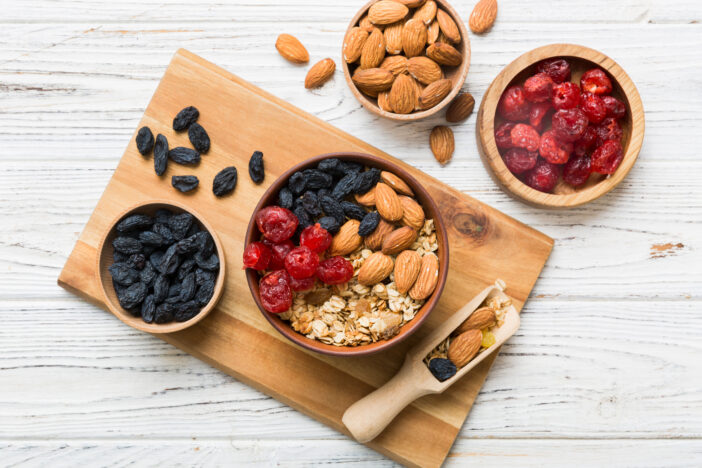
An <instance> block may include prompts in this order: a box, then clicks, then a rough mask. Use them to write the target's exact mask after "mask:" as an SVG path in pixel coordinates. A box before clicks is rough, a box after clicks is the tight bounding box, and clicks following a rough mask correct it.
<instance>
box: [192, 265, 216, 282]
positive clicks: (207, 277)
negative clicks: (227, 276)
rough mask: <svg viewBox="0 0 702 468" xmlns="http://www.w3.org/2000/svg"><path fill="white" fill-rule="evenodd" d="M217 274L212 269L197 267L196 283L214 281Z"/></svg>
mask: <svg viewBox="0 0 702 468" xmlns="http://www.w3.org/2000/svg"><path fill="white" fill-rule="evenodd" d="M216 276H217V275H215V274H214V273H212V272H211V271H207V270H203V269H202V268H197V269H196V270H195V283H196V284H197V285H198V286H202V285H203V284H205V283H206V282H208V281H212V282H214V280H215V278H216Z"/></svg>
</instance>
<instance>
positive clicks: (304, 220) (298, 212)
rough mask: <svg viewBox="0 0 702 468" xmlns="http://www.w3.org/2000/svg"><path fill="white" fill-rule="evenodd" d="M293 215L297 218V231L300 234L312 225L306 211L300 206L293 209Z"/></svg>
mask: <svg viewBox="0 0 702 468" xmlns="http://www.w3.org/2000/svg"><path fill="white" fill-rule="evenodd" d="M293 213H294V214H295V216H297V221H298V225H297V230H298V231H300V232H302V230H303V229H304V228H306V227H307V226H310V225H311V224H312V218H310V215H308V214H307V211H306V210H305V209H304V208H303V207H302V206H301V205H299V206H296V207H295V208H293Z"/></svg>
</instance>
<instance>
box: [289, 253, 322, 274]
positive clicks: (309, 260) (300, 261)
mask: <svg viewBox="0 0 702 468" xmlns="http://www.w3.org/2000/svg"><path fill="white" fill-rule="evenodd" d="M317 265H319V257H318V256H317V254H316V253H314V252H312V251H311V250H310V249H309V248H308V247H305V246H302V247H295V248H294V249H292V250H291V251H290V253H289V254H288V256H287V257H285V269H286V270H288V273H290V276H292V277H293V278H297V279H303V278H309V277H310V276H312V275H314V272H315V271H317Z"/></svg>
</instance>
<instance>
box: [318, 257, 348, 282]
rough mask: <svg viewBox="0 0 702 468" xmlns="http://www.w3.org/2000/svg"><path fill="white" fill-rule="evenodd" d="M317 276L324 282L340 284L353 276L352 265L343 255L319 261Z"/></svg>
mask: <svg viewBox="0 0 702 468" xmlns="http://www.w3.org/2000/svg"><path fill="white" fill-rule="evenodd" d="M317 278H319V280H320V281H321V282H322V283H324V284H342V283H346V282H347V281H349V280H350V279H351V278H353V265H351V262H349V261H348V260H346V259H345V258H344V257H332V258H329V259H327V260H324V261H322V262H319V266H318V267H317Z"/></svg>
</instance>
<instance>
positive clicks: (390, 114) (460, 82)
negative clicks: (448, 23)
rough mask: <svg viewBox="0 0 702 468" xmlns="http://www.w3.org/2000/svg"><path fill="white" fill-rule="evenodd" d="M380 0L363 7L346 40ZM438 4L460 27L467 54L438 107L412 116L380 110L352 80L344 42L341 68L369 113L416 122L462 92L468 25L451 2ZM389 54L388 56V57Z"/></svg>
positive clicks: (467, 48)
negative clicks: (447, 92) (455, 78)
mask: <svg viewBox="0 0 702 468" xmlns="http://www.w3.org/2000/svg"><path fill="white" fill-rule="evenodd" d="M378 1H379V0H370V1H369V2H368V3H366V4H365V5H363V7H361V9H360V10H358V12H356V14H355V15H354V16H353V18H351V22H350V23H349V26H348V27H347V28H346V32H345V33H344V39H345V38H346V35H347V34H348V32H349V31H350V30H351V28H353V27H354V26H356V25H357V24H358V22H359V21H360V20H361V17H362V16H363V15H364V14H366V13H367V12H368V9H369V8H370V7H371V5H373V4H374V3H377V2H378ZM435 1H436V3H437V7H440V8H443V9H444V10H445V11H446V13H448V14H449V16H451V19H452V20H453V21H454V23H456V26H458V29H459V30H460V32H461V39H462V40H461V42H462V43H465V52H464V53H463V54H462V55H463V61H462V62H461V64H460V65H458V67H456V68H458V73H457V78H458V79H457V80H456V81H455V82H454V83H453V87H452V89H451V92H450V93H449V94H448V95H447V96H446V97H445V98H444V99H443V100H442V101H441V102H440V103H438V104H437V105H435V106H434V107H431V108H429V109H426V110H423V111H415V112H412V113H410V114H395V113H394V112H388V111H385V110H383V109H381V108H380V106H378V105H377V104H374V103H373V102H372V101H370V100H369V99H368V97H367V96H366V95H365V94H363V93H361V91H360V90H359V89H358V87H357V86H356V85H355V84H354V82H353V81H352V80H351V72H350V71H349V64H348V63H346V60H344V41H342V44H341V68H342V69H343V71H344V78H345V79H346V84H348V86H349V88H350V89H351V93H352V94H353V95H354V97H355V98H356V99H357V100H358V102H360V103H361V105H362V106H363V107H365V108H366V109H368V110H369V111H371V112H373V113H374V114H377V115H379V116H381V117H385V118H387V119H391V120H399V121H402V122H413V121H415V120H421V119H424V118H426V117H429V116H432V115H434V114H436V113H437V112H439V111H440V110H441V109H443V108H444V107H446V106H447V105H448V104H449V103H450V102H451V101H453V98H454V97H456V95H457V94H458V93H459V92H460V91H461V88H462V87H463V83H465V81H466V77H467V76H468V70H469V68H470V58H471V51H470V38H469V36H468V29H466V25H465V23H464V22H463V20H462V19H461V16H460V15H459V14H458V12H456V10H455V9H454V8H453V7H452V6H451V4H450V3H449V2H447V1H446V0H435ZM387 56H388V54H386V57H387Z"/></svg>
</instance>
